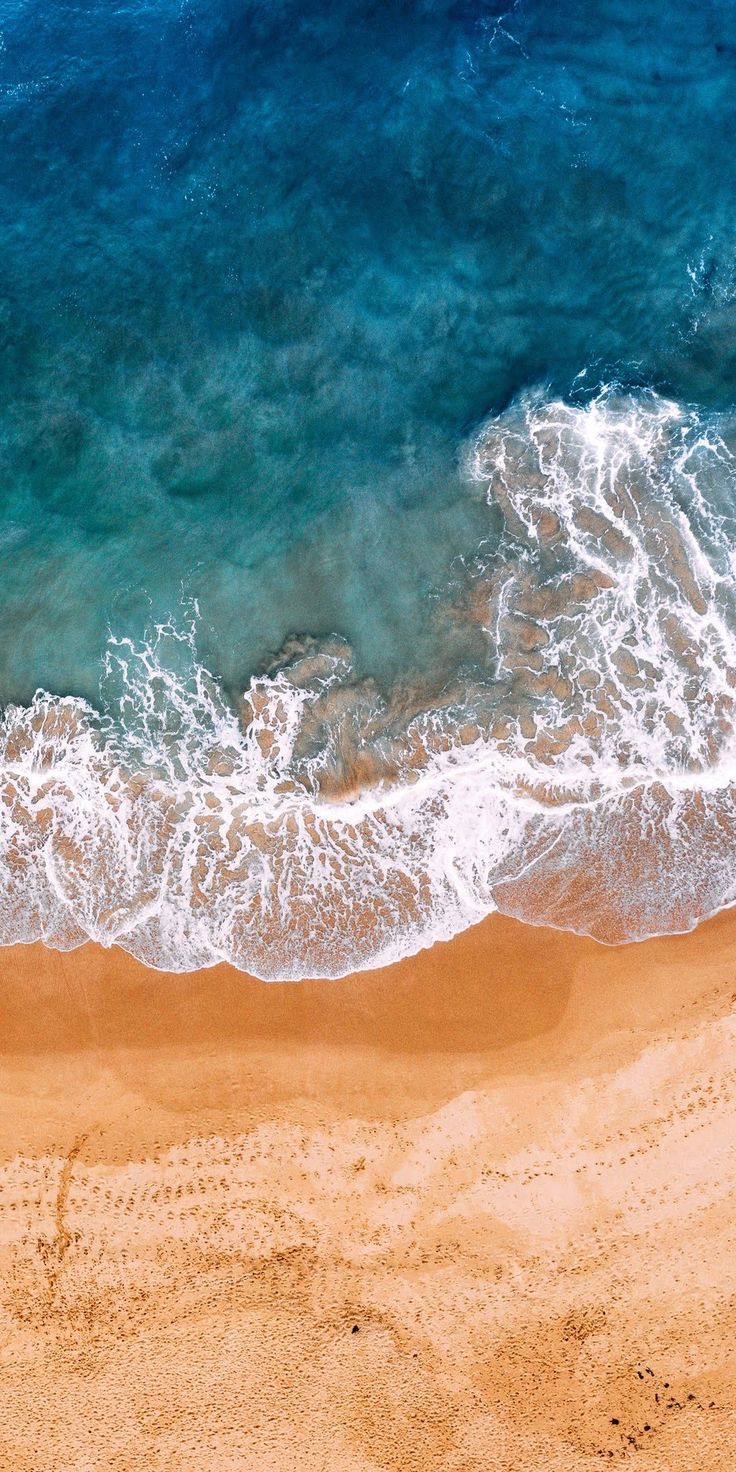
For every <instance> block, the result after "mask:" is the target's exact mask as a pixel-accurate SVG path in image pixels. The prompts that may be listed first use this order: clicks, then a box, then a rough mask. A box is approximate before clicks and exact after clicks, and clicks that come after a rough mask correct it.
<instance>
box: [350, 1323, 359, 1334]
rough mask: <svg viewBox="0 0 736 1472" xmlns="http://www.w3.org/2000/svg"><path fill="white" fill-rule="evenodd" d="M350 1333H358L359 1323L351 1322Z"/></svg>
mask: <svg viewBox="0 0 736 1472" xmlns="http://www.w3.org/2000/svg"><path fill="white" fill-rule="evenodd" d="M350 1333H351V1334H359V1333H360V1325H359V1324H353V1327H352V1329H351V1330H350Z"/></svg>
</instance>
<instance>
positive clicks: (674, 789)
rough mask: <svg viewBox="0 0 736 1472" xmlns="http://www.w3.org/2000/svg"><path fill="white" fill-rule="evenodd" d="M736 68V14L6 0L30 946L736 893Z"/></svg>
mask: <svg viewBox="0 0 736 1472" xmlns="http://www.w3.org/2000/svg"><path fill="white" fill-rule="evenodd" d="M735 78H736V12H734V8H733V6H732V5H731V4H730V3H728V4H722V5H719V4H717V3H714V4H711V5H709V6H708V7H701V8H696V9H694V8H693V7H691V6H686V5H685V4H684V3H680V0H678V3H676V4H674V5H671V6H669V7H667V8H666V10H663V9H662V8H661V7H660V6H655V5H654V4H649V3H644V0H637V3H636V4H634V5H632V4H630V3H626V4H623V3H619V4H604V3H595V4H580V5H577V4H563V5H559V6H555V7H550V6H549V5H546V4H543V3H536V4H531V3H519V4H517V5H515V6H513V7H511V8H509V9H507V10H505V11H502V10H501V9H500V8H496V9H494V8H492V7H490V6H485V5H481V4H454V5H452V4H447V3H445V4H432V3H424V4H421V3H415V4H405V5H404V4H402V5H396V6H380V5H375V4H367V3H364V4H360V3H357V0H353V3H350V4H348V3H339V4H335V5H332V6H330V7H325V6H323V5H317V4H310V3H307V4H304V3H300V4H298V5H297V4H291V3H287V0H284V3H280V4H270V5H259V4H254V3H246V4H242V3H241V4H238V5H234V4H227V3H219V4H217V5H210V4H208V5H204V4H198V3H182V4H180V5H178V6H171V5H163V4H150V3H148V4H126V5H122V6H118V7H116V8H115V9H114V10H111V9H110V7H109V6H103V5H89V6H85V7H82V8H79V7H75V6H71V5H67V4H62V3H60V4H57V5H54V6H52V7H49V6H43V5H41V4H18V3H17V0H16V3H12V4H9V5H7V6H5V7H4V12H3V19H2V49H1V50H0V116H1V117H2V124H3V139H4V147H3V150H2V153H1V154H0V373H1V374H2V396H1V398H0V456H1V458H2V464H1V471H2V488H3V489H2V496H1V497H0V697H1V698H2V701H3V703H4V704H5V705H6V706H7V707H8V709H7V711H6V717H5V726H4V741H5V768H4V770H3V773H2V774H1V775H2V778H3V783H2V794H3V807H2V825H1V832H2V844H3V856H4V867H3V872H2V882H3V883H4V884H5V886H6V893H5V902H4V907H3V919H2V925H3V929H2V938H3V939H5V940H10V939H13V938H31V937H32V936H33V935H36V934H41V935H43V936H45V937H46V938H47V939H48V940H49V941H50V942H51V943H53V944H59V945H68V944H76V943H78V942H79V941H80V940H81V939H83V938H84V937H85V935H89V934H92V935H95V936H97V937H98V938H100V939H103V940H111V939H117V940H120V941H121V942H122V943H123V944H126V945H128V946H129V947H130V948H131V949H133V950H135V951H136V953H137V954H140V955H143V956H144V957H145V958H146V959H147V960H149V961H150V962H151V963H152V964H159V965H166V966H170V967H182V966H185V965H187V966H188V965H202V964H208V963H209V962H211V961H212V960H215V959H218V957H220V956H228V957H229V958H230V959H232V960H234V961H235V962H236V964H238V965H241V966H244V967H247V968H250V969H253V970H257V971H259V972H260V974H268V975H278V976H293V975H302V974H304V973H305V972H307V971H311V972H315V971H320V972H323V973H324V974H336V973H339V972H340V971H344V970H348V969H350V968H351V966H352V965H354V964H377V962H378V961H379V960H381V959H388V958H390V957H391V956H393V955H396V954H400V953H405V952H406V951H408V950H411V949H414V948H416V946H417V945H420V944H427V943H429V942H430V941H431V940H432V939H433V938H435V937H436V936H437V935H440V934H443V935H445V934H451V933H453V931H454V930H457V929H459V928H461V926H462V925H465V924H468V923H471V922H472V920H474V919H477V918H480V916H481V915H482V914H484V913H487V911H488V910H489V909H491V908H493V907H494V906H495V905H500V906H501V907H502V908H505V909H508V910H512V911H513V912H514V913H521V914H523V915H524V916H525V918H528V919H540V918H545V919H548V920H552V921H553V922H556V923H564V924H571V925H574V926H575V927H576V928H582V929H590V930H593V931H594V933H597V934H599V935H601V936H603V937H604V938H607V939H621V938H624V937H626V936H627V935H644V934H648V933H651V932H652V931H656V930H658V929H678V928H686V927H687V926H689V925H691V924H693V923H695V921H696V920H697V919H698V918H699V916H701V915H702V914H705V913H708V912H709V911H710V910H712V909H715V908H718V907H719V906H720V905H722V904H725V903H730V902H731V897H732V882H731V872H732V867H733V865H732V852H733V847H732V827H731V823H732V815H731V806H732V795H731V788H730V778H731V773H732V705H731V701H732V691H733V688H734V670H736V660H735V659H734V644H733V637H734V636H733V628H734V624H733V612H734V610H733V597H734V566H735V564H734V551H736V526H735V524H734V519H733V518H734V508H735V507H736V483H735V480H734V458H733V457H734V453H735V452H736V429H735V427H734V426H735V425H736V418H735V417H734V406H736V315H735V312H734V307H735V306H736V237H735V232H734V225H733V219H734V209H733V206H734V183H735V182H736V181H735V179H734V173H735V171H736V162H734V158H733V151H732V150H731V149H729V148H728V146H727V141H726V140H727V139H728V138H729V137H730V136H731V134H732V133H733V129H734V123H735V122H736V87H734V80H735ZM603 385H614V387H611V388H608V389H606V390H605V391H603ZM586 580H587V581H586ZM164 626H165V627H164ZM157 630H158V632H157ZM162 630H163V631H162ZM111 636H112V640H113V642H112V643H111V644H110V642H109V641H110V638H111ZM295 636H297V637H296V639H295ZM115 641H117V642H115ZM120 641H123V642H122V643H121V642H120ZM125 641H129V642H128V643H126V642H125ZM121 651H122V655H121ZM123 656H124V659H123V664H122V665H121V658H122V657H123ZM268 671H270V674H269V673H267V672H268ZM207 672H209V673H207ZM252 680H255V684H253V685H252V686H251V681H252ZM39 686H41V687H43V689H44V690H46V691H47V692H50V697H51V698H48V699H47V698H44V699H43V700H40V701H37V702H36V705H35V706H33V707H32V706H31V705H30V702H31V699H32V696H33V692H34V691H35V690H36V688H37V687H39ZM248 690H249V691H250V693H249V695H248V698H247V700H246V702H245V705H244V704H243V700H242V695H243V692H244V691H248ZM69 697H73V699H72V700H71V701H70V700H69ZM64 698H66V700H65V699H64ZM85 702H86V703H85ZM356 814H357V826H356ZM361 825H362V826H361ZM581 873H585V874H587V875H592V876H593V877H592V882H591V883H590V884H588V885H587V886H584V893H583V894H582V896H581V892H580V882H579V876H580V874H581ZM91 880H93V881H94V882H93V883H92V884H90V881H91ZM92 895H93V896H94V898H91V896H92ZM31 896H33V898H31Z"/></svg>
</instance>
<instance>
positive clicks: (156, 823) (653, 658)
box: [0, 389, 736, 980]
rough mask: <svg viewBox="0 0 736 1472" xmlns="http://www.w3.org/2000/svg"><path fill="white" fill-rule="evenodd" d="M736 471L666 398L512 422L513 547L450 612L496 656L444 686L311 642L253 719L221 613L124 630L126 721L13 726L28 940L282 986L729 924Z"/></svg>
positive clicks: (507, 538)
mask: <svg viewBox="0 0 736 1472" xmlns="http://www.w3.org/2000/svg"><path fill="white" fill-rule="evenodd" d="M735 455H736V420H733V421H731V420H727V419H724V418H722V417H718V418H717V417H712V416H711V417H710V418H707V419H706V418H704V417H703V416H702V415H700V414H699V413H698V412H697V411H696V410H695V409H692V408H689V407H683V406H678V405H676V404H673V403H671V402H669V401H667V400H665V399H663V398H661V397H659V396H658V395H656V394H655V393H653V392H638V393H636V394H622V393H620V392H619V391H617V390H615V389H608V390H606V391H605V392H603V393H601V394H600V395H599V396H598V398H597V399H595V400H594V401H593V402H591V403H589V404H587V405H586V406H584V407H577V406H573V405H569V404H565V403H562V402H552V401H549V400H548V399H545V397H544V396H543V395H541V394H539V395H530V396H528V397H526V398H524V399H522V400H520V401H519V402H517V403H516V404H514V405H513V406H512V407H511V409H510V410H508V411H507V412H506V413H505V414H504V415H502V416H500V417H498V418H494V419H493V420H491V421H490V422H489V423H488V424H486V425H485V426H484V427H483V429H482V430H481V432H480V434H479V435H478V436H477V438H476V439H475V441H474V442H473V444H472V445H471V446H470V447H469V448H468V449H467V452H466V456H465V470H466V475H467V482H468V494H480V495H482V496H484V497H485V498H486V499H487V501H488V505H489V522H490V518H491V517H492V516H493V517H496V518H498V517H499V516H501V517H502V518H503V533H502V536H501V538H500V543H498V541H497V539H496V541H495V542H494V550H485V549H483V548H481V549H479V550H478V551H477V552H476V554H475V555H474V560H473V561H472V563H468V565H467V566H466V569H465V579H464V583H463V586H462V589H461V590H459V591H458V590H455V592H454V593H453V596H452V600H451V598H450V594H449V593H448V595H447V599H446V609H445V613H446V618H447V620H448V621H449V623H451V624H452V626H453V628H454V629H455V630H456V631H457V630H458V629H460V630H462V629H463V628H465V627H467V628H468V629H469V630H470V631H472V633H473V637H474V641H475V642H474V646H473V647H474V648H475V647H476V646H477V642H478V636H479V634H480V642H481V646H482V649H483V650H484V651H485V654H484V655H483V657H481V659H480V660H479V661H478V660H477V659H476V661H475V664H474V666H473V671H472V675H471V674H469V673H468V667H467V666H466V667H465V668H464V670H463V672H462V673H458V676H457V680H456V681H455V682H454V683H452V684H449V685H448V684H447V683H446V682H445V683H444V684H443V685H442V686H441V688H439V687H430V685H429V684H428V683H427V681H426V679H425V681H424V682H423V683H422V684H419V683H418V684H417V685H416V686H414V687H411V686H410V685H409V684H408V683H398V684H396V685H395V686H394V688H392V689H391V690H390V691H382V690H380V689H379V688H378V687H377V686H376V685H374V684H373V683H372V682H370V681H366V680H359V679H358V678H357V676H356V674H355V671H354V667H353V663H352V659H351V652H350V649H349V647H348V645H347V644H346V643H344V642H343V641H342V640H340V639H338V638H334V639H332V640H328V641H323V642H322V643H317V642H315V641H312V640H309V639H301V640H296V639H295V640H294V641H293V642H292V643H291V645H290V646H289V647H287V648H286V649H284V650H283V651H282V652H281V654H280V656H279V657H278V659H277V660H276V661H274V663H273V665H272V666H271V667H270V668H269V669H268V670H267V671H266V672H265V673H263V674H260V675H258V676H256V677H254V678H253V679H252V680H251V682H250V684H249V686H248V688H247V690H246V691H245V694H244V696H243V699H242V703H241V706H240V708H235V707H234V706H233V705H232V703H230V702H229V701H228V700H227V699H226V698H225V696H224V695H223V693H222V691H221V689H220V688H219V686H218V684H217V682H216V681H215V680H214V679H213V678H211V676H210V675H209V674H208V673H207V671H206V670H205V669H204V668H203V667H202V665H201V664H200V663H199V661H198V659H197V653H196V643H195V632H196V631H195V622H192V624H191V625H190V626H186V627H184V628H177V627H175V626H174V625H165V626H160V627H158V628H157V629H156V630H154V631H153V633H152V635H151V637H150V638H149V640H148V641H147V642H145V643H143V644H141V645H139V646H136V645H134V644H133V643H132V642H131V641H129V640H126V639H115V638H112V639H111V641H110V646H109V650H108V655H107V660H106V665H105V671H104V676H103V680H102V698H101V709H100V710H96V709H94V708H93V707H92V706H90V705H88V704H87V703H85V702H84V701H81V700H78V699H72V698H60V697H57V696H52V695H49V694H46V693H42V692H39V693H38V694H37V695H36V697H35V698H34V700H33V702H32V703H31V705H30V706H28V707H25V708H20V707H18V706H11V707H8V708H7V710H6V711H5V713H4V717H3V721H2V730H1V732H0V942H2V943H3V944H10V943H12V942H18V941H30V940H35V939H41V940H43V941H44V942H45V943H46V944H47V945H50V946H54V947H57V948H59V949H63V950H66V949H70V948H72V947H74V946H77V945H80V944H82V943H83V942H84V941H86V940H87V939H89V938H92V939H94V940H97V941H101V942H102V943H103V944H106V945H109V944H113V943H115V944H119V945H121V946H123V947H124V948H125V949H126V950H128V951H130V952H131V953H132V954H133V955H134V956H137V957H138V958H139V959H140V960H142V961H144V962H146V963H147V964H149V965H151V966H154V967H159V968H165V969H168V970H179V971H181V970H192V969H196V968H198V967H203V966H208V965H212V964H214V963H215V962H217V961H220V960H227V961H230V962H231V963H233V964H234V965H235V966H237V967H239V968H241V969H243V970H245V971H248V972H251V973H254V974H255V975H258V976H260V977H263V978H266V979H270V980H281V979H290V978H298V977H303V976H338V975H342V974H345V973H347V972H349V971H352V970H356V969H359V968H364V967H373V966H379V965H384V964H386V963H388V962H389V961H394V960H397V959H399V958H400V957H402V956H405V955H408V954H410V953H412V952H414V951H416V950H417V949H419V948H421V947H423V946H428V945H430V944H432V942H434V941H435V940H438V939H445V938H449V937H450V936H451V935H453V934H455V933H456V932H458V931H460V930H461V929H463V928H464V927H466V926H468V925H470V924H472V923H474V922H475V921H477V920H480V919H481V918H482V917H483V916H484V915H486V914H488V913H489V912H490V911H492V910H494V909H498V910H501V911H503V912H505V913H508V914H514V915H517V916H519V917H520V918H522V919H524V920H526V921H530V922H535V923H542V922H545V923H550V924H554V925H557V926H563V927H569V928H572V929H575V930H579V931H584V932H587V933H590V934H592V935H595V936H597V937H598V938H599V939H601V940H604V941H608V942H617V941H622V940H626V939H638V938H643V937H645V936H648V935H652V934H656V933H662V932H669V931H676V930H684V929H688V928H690V927H692V926H693V925H695V924H696V923H697V922H698V920H700V919H701V918H702V917H704V916H705V915H708V914H710V913H712V912H714V911H715V910H717V909H719V908H722V907H724V906H726V905H729V904H731V903H732V902H733V900H734V862H733V853H734V834H735V833H736V761H735V760H734V756H735V745H734V701H735V700H736V642H735V638H734V631H735V629H736V619H735V615H736V604H735V601H734V598H735V593H736V560H735V559H736V524H735V522H734V517H733V508H734V507H735V506H736V458H735ZM490 545H491V544H490V540H489V549H490Z"/></svg>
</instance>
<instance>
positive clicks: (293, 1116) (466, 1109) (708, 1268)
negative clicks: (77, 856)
mask: <svg viewBox="0 0 736 1472" xmlns="http://www.w3.org/2000/svg"><path fill="white" fill-rule="evenodd" d="M0 969H2V997H1V999H0V1042H1V1045H2V1074H1V1079H0V1270H1V1273H2V1297H1V1303H0V1467H2V1469H8V1472H11V1469H12V1472H31V1469H32V1472H62V1469H63V1472H86V1469H90V1472H91V1469H95V1472H97V1469H103V1468H104V1469H111V1472H112V1469H114V1472H132V1469H136V1472H137V1469H146V1472H164V1469H166V1472H200V1469H210V1468H212V1469H217V1472H235V1469H238V1472H239V1469H248V1472H250V1469H253V1472H256V1469H257V1472H292V1469H294V1472H378V1469H381V1472H383V1469H386V1472H389V1469H390V1472H419V1469H422V1472H424V1469H429V1472H557V1469H560V1472H588V1469H593V1468H599V1467H600V1466H601V1465H606V1464H609V1465H613V1466H619V1465H625V1466H631V1467H635V1468H637V1469H646V1472H698V1469H701V1468H702V1469H709V1472H719V1469H724V1472H726V1469H728V1472H731V1469H732V1468H733V1467H734V1466H736V1406H735V1402H736V1394H735V1390H734V1386H735V1384H736V1348H735V1345H736V1338H735V1330H736V1309H735V1304H736V1297H735V1296H734V1294H735V1282H734V1280H735V1278H736V1271H735V1264H736V1251H735V1249H736V1241H735V1237H736V1232H735V1230H734V1219H735V1214H736V1213H735V1209H734V1185H735V1184H736V1148H735V1147H736V1126H735V1122H734V1096H735V1092H736V1088H735V1084H734V1063H733V1059H734V1046H733V1043H734V1038H733V1034H734V1028H735V1027H736V1006H735V1005H734V1003H735V1002H736V998H735V997H734V993H736V917H735V916H733V915H730V916H723V917H720V918H719V919H717V920H715V921H712V922H710V923H709V924H707V925H705V926H703V927H701V928H700V930H698V931H697V932H696V933H694V934H693V935H689V936H685V937H680V938H675V939H670V940H666V941H653V942H648V943H647V944H645V945H641V946H627V947H620V948H615V949H614V948H603V947H599V946H596V945H595V944H593V943H592V942H588V941H584V940H580V939H577V938H575V937H570V936H565V935H562V934H560V933H557V932H554V931H549V930H542V929H539V930H535V929H528V928H524V927H522V926H520V925H518V924H516V923H514V922H511V921H501V920H498V919H497V918H494V919H493V920H491V921H489V922H487V923H486V924H485V925H483V926H480V927H478V928H477V929H475V930H473V931H470V932H468V933H467V934H466V935H465V936H463V937H461V938H459V939H458V940H457V941H455V942H453V943H452V944H450V945H448V946H437V947H435V948H434V950H433V951H431V952H429V953H426V954H424V955H422V956H420V957H417V958H415V959H414V960H413V961H411V962H407V963H403V964H402V965H401V966H399V967H395V968H391V969H390V970H388V971H385V972H383V973H381V972H376V973H372V974H368V975H365V976H362V977H355V978H350V979H348V980H346V981H342V982H319V983H313V982H309V983H302V984H299V985H291V986H288V985H285V986H271V987H268V986H264V985H263V984H262V983H258V982H255V981H252V980H250V979H249V978H245V977H243V976H240V975H238V974H237V973H235V972H233V971H231V970H229V969H228V968H226V967H220V968H216V969H215V970H213V971H209V972H205V973H199V974H197V975H194V976H191V977H171V976H165V975H161V974H156V973H152V972H147V971H146V970H145V969H144V968H143V967H142V966H140V965H138V964H137V963H135V962H132V961H130V960H129V958H127V957H126V956H125V955H124V954H123V953H121V952H118V951H111V952H105V951H101V950H99V949H96V948H95V947H92V946H88V947H85V948H84V949H83V950H80V951H77V952H73V953H70V954H68V955H65V956H60V955H58V954H56V953H52V952H48V951H44V950H43V949H42V948H41V947H35V946H34V947H27V948H17V949H15V950H8V951H5V952H3V953H2V955H1V956H0Z"/></svg>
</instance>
